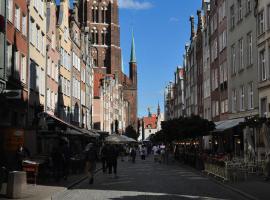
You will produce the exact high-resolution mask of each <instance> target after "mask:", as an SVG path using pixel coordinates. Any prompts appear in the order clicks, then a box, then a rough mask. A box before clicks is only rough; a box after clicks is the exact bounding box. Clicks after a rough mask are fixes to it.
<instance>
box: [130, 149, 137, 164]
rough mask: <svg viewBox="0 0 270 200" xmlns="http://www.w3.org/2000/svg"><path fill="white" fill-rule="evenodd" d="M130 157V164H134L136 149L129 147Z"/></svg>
mask: <svg viewBox="0 0 270 200" xmlns="http://www.w3.org/2000/svg"><path fill="white" fill-rule="evenodd" d="M130 157H131V160H132V163H135V160H136V149H135V147H134V146H133V147H131V149H130Z"/></svg>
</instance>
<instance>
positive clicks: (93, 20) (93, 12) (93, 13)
mask: <svg viewBox="0 0 270 200" xmlns="http://www.w3.org/2000/svg"><path fill="white" fill-rule="evenodd" d="M92 22H95V9H94V7H92Z"/></svg>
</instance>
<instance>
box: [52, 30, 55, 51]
mask: <svg viewBox="0 0 270 200" xmlns="http://www.w3.org/2000/svg"><path fill="white" fill-rule="evenodd" d="M52 49H55V34H54V33H52Z"/></svg>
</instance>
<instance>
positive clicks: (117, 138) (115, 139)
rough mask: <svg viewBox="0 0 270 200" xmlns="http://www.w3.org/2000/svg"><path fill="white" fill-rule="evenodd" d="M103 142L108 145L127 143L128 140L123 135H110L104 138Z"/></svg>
mask: <svg viewBox="0 0 270 200" xmlns="http://www.w3.org/2000/svg"><path fill="white" fill-rule="evenodd" d="M105 142H108V143H127V142H128V140H127V138H126V137H124V136H123V135H118V134H111V135H109V136H108V137H106V138H105Z"/></svg>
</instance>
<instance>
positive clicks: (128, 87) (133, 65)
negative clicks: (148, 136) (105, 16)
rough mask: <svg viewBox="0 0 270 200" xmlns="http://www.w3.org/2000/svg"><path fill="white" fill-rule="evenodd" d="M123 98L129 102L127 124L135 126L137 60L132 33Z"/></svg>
mask: <svg viewBox="0 0 270 200" xmlns="http://www.w3.org/2000/svg"><path fill="white" fill-rule="evenodd" d="M123 77H124V78H123V85H124V98H125V99H126V100H127V101H128V103H129V106H128V108H129V111H128V112H129V114H128V116H129V118H128V124H130V125H132V126H133V127H134V128H135V130H136V128H137V109H138V108H137V104H138V103H137V61H136V51H135V40H134V34H133V33H132V42H131V53H130V61H129V78H127V77H126V75H124V76H123Z"/></svg>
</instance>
